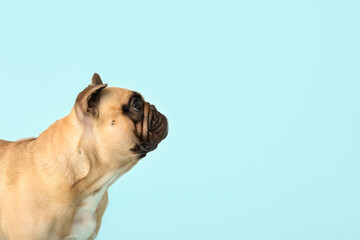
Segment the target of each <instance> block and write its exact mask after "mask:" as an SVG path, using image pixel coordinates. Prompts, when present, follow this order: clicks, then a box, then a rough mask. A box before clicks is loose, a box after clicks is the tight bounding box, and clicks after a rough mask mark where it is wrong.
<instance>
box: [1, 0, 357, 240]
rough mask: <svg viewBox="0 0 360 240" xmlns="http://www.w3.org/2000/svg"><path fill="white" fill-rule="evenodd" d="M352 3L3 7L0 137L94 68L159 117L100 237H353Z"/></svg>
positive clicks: (34, 126) (61, 102) (41, 114)
mask: <svg viewBox="0 0 360 240" xmlns="http://www.w3.org/2000/svg"><path fill="white" fill-rule="evenodd" d="M359 12H360V4H359V1H314V0H311V1H305V0H302V1H224V0H222V1H198V0H189V1H126V2H125V1H85V0H82V1H69V0H68V1H0V26H1V28H0V30H1V33H0V69H1V77H0V83H1V85H0V86H1V94H0V102H1V118H0V138H3V139H10V140H15V139H19V138H24V137H30V136H37V135H38V134H39V133H40V132H41V131H43V130H45V129H46V128H47V127H48V126H49V125H50V124H51V123H53V122H54V121H55V120H57V119H59V118H61V117H63V116H65V115H67V114H68V113H69V111H70V109H71V108H72V105H73V103H74V101H75V98H76V96H77V94H78V93H79V92H80V91H81V90H82V89H83V88H85V87H86V86H87V84H89V82H90V78H91V76H92V74H93V73H94V72H98V73H99V74H100V75H101V77H102V79H103V80H104V82H107V83H109V85H111V86H118V87H125V88H129V89H133V90H137V91H139V92H141V93H142V94H143V95H144V96H145V98H146V100H148V101H150V102H152V103H154V104H155V105H156V106H157V108H158V109H159V110H160V111H162V112H163V113H164V114H166V115H167V116H168V119H169V122H170V133H169V136H168V138H167V139H166V140H165V141H164V142H163V143H161V145H160V146H159V148H158V149H157V150H156V151H155V152H153V153H151V154H149V155H148V157H146V158H145V159H143V160H142V161H141V162H140V163H139V164H138V165H137V166H136V167H135V168H134V169H133V170H132V171H130V172H129V173H127V174H126V175H125V176H124V177H122V178H121V179H120V180H119V181H118V182H117V183H116V184H115V185H114V186H113V187H112V188H111V189H110V203H109V207H108V209H107V211H106V214H105V217H104V221H103V225H102V228H101V231H100V234H99V237H98V239H121V240H126V239H129V240H130V239H131V240H132V239H156V240H161V239H164V240H165V239H166V240H168V239H172V240H177V239H179V240H183V239H206V240H210V239H214V240H215V239H216V240H218V239H226V240H230V239H239V240H243V239H244V240H247V239H251V240H258V239H259V240H260V239H262V240H270V239H274V240H281V239H284V240H289V239H291V240H296V239H299V240H300V239H301V240H303V239H314V240H319V239H324V240H331V239H334V240H335V239H336V240H339V239H341V240H342V239H346V240H352V239H353V240H355V239H360V127H359V126H360V81H359V80H360V70H359V69H360V68H359V64H360V61H359V56H360V47H359V46H360V33H359V25H360V15H359Z"/></svg>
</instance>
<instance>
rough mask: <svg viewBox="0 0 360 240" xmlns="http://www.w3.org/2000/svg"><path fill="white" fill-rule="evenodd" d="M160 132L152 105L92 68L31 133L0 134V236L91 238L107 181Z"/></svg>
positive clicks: (161, 122)
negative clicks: (54, 117) (67, 103)
mask: <svg viewBox="0 0 360 240" xmlns="http://www.w3.org/2000/svg"><path fill="white" fill-rule="evenodd" d="M167 134H168V121H167V119H166V117H165V116H164V115H162V114H161V113H160V112H158V111H157V109H156V108H155V106H154V105H151V104H150V103H148V102H146V101H145V100H144V98H143V97H142V96H141V95H140V94H139V93H138V92H135V91H130V90H127V89H123V88H116V87H107V84H104V83H103V82H102V80H101V78H100V76H99V75H98V74H97V73H95V74H94V76H93V78H92V83H91V84H90V85H89V86H88V87H87V88H85V89H84V90H83V91H82V92H81V93H80V94H79V95H78V96H77V99H76V101H75V105H74V107H73V108H72V110H71V112H70V114H69V115H68V116H66V117H64V118H62V119H60V120H58V121H56V122H55V123H54V124H52V125H51V126H50V127H49V128H48V129H47V130H45V131H44V132H42V133H41V134H40V135H39V136H38V137H37V138H28V139H22V140H19V141H15V142H10V141H5V140H0V240H62V239H66V240H87V239H95V238H96V236H97V233H98V231H99V228H100V225H101V219H102V216H103V214H104V211H105V209H106V207H107V203H108V188H109V187H110V186H111V185H112V184H113V183H114V182H115V181H116V180H117V179H119V177H121V176H122V175H123V174H124V173H126V172H127V171H129V170H130V169H131V168H132V167H134V165H135V164H136V163H137V162H138V161H139V160H140V159H142V158H144V157H145V156H146V154H147V153H148V152H150V151H153V150H154V149H155V148H156V147H157V146H158V144H159V143H160V142H161V141H162V140H163V139H165V137H166V136H167Z"/></svg>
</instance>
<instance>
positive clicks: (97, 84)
mask: <svg viewBox="0 0 360 240" xmlns="http://www.w3.org/2000/svg"><path fill="white" fill-rule="evenodd" d="M106 87H107V84H103V82H102V81H101V78H100V76H99V74H97V73H95V74H94V76H93V77H92V80H91V84H90V85H89V86H88V87H87V88H85V89H84V90H83V91H82V92H81V93H79V95H78V96H77V98H76V102H75V111H76V115H77V117H78V118H79V120H80V121H82V122H85V120H86V118H88V117H97V116H98V114H99V110H98V105H99V100H100V93H101V91H102V90H103V89H104V88H106Z"/></svg>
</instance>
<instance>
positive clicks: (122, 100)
mask: <svg viewBox="0 0 360 240" xmlns="http://www.w3.org/2000/svg"><path fill="white" fill-rule="evenodd" d="M134 97H137V98H140V99H142V100H144V98H143V97H142V95H141V94H140V93H138V92H136V91H132V90H129V89H125V88H117V87H108V88H105V89H104V90H103V91H102V92H101V97H100V105H102V103H106V105H115V106H116V107H122V106H123V105H124V104H128V103H129V101H130V100H131V99H132V98H134Z"/></svg>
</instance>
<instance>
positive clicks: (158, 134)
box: [132, 104, 169, 157]
mask: <svg viewBox="0 0 360 240" xmlns="http://www.w3.org/2000/svg"><path fill="white" fill-rule="evenodd" d="M148 106H149V107H148V109H147V114H145V115H144V119H143V131H144V132H143V134H142V139H140V143H138V144H136V146H135V148H133V149H132V150H133V151H134V152H136V153H139V154H140V157H145V155H146V154H147V153H148V152H151V151H153V150H155V149H156V148H157V146H158V144H159V143H160V142H161V141H162V140H163V139H165V138H166V136H167V134H168V131H169V126H168V120H167V118H166V117H165V116H164V115H163V114H161V113H160V112H159V111H157V109H156V107H155V106H154V105H150V104H149V105H148ZM146 118H147V119H146ZM145 121H146V122H145ZM145 125H146V126H147V127H144V126H145Z"/></svg>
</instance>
